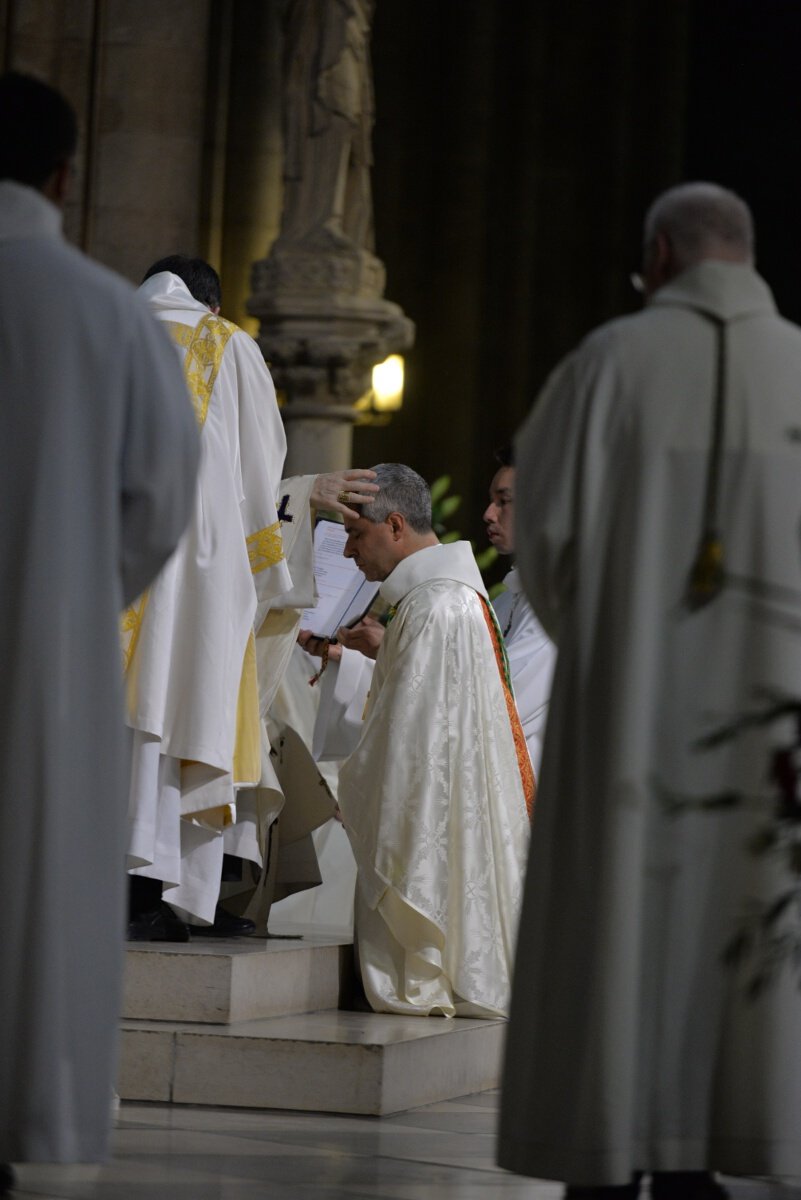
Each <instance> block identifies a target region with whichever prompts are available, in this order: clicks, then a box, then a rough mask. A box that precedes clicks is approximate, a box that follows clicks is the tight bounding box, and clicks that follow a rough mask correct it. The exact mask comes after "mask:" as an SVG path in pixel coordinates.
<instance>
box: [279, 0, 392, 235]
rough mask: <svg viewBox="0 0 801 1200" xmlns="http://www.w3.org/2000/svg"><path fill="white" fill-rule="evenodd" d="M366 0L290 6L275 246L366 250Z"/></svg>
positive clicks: (369, 111)
mask: <svg viewBox="0 0 801 1200" xmlns="http://www.w3.org/2000/svg"><path fill="white" fill-rule="evenodd" d="M372 12H373V0H290V3H289V5H288V8H287V14H286V32H285V81H286V83H285V96H284V188H285V191H284V205H283V216H282V224H281V235H280V236H281V240H282V242H283V241H285V242H289V243H298V242H300V243H303V244H305V245H307V246H315V247H317V248H319V249H331V250H337V249H346V248H352V249H357V250H367V251H372V249H373V222H372V200H371V193H370V166H371V163H372V154H371V147H370V141H371V132H372V126H373V113H374V107H373V87H372V77H371V69H370V54H369V39H370V22H371V18H372Z"/></svg>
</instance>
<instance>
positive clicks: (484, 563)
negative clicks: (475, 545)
mask: <svg viewBox="0 0 801 1200" xmlns="http://www.w3.org/2000/svg"><path fill="white" fill-rule="evenodd" d="M497 557H498V551H497V550H496V549H495V547H494V546H487V548H486V550H482V551H481V552H480V553H479V554H477V555H476V565H477V566H478V569H479V571H486V570H487V568H488V567H491V566H492V564H493V563H494V562H495V559H496V558H497Z"/></svg>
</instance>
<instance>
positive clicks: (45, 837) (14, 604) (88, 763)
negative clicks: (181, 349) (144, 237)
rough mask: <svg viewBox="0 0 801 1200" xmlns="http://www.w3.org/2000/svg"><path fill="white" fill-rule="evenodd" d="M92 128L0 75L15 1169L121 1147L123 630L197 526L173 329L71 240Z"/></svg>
mask: <svg viewBox="0 0 801 1200" xmlns="http://www.w3.org/2000/svg"><path fill="white" fill-rule="evenodd" d="M76 128H77V126H76V122H75V117H74V114H73V113H72V110H71V109H70V107H69V105H68V104H67V103H66V101H65V100H64V99H63V98H62V97H61V96H60V95H59V94H58V93H57V92H54V91H53V90H52V89H51V88H49V87H47V86H46V85H45V84H42V83H39V82H38V81H37V80H34V79H31V78H28V77H25V76H20V75H15V74H8V75H5V76H3V77H2V78H0V375H2V414H3V437H2V442H0V573H2V578H3V587H2V589H0V675H1V676H2V680H3V687H2V691H0V819H1V820H2V826H3V836H2V838H0V909H2V913H3V934H2V937H0V1163H5V1162H18V1161H40V1162H42V1161H44V1162H98V1161H101V1160H102V1159H104V1158H105V1156H106V1149H107V1137H108V1128H109V1124H110V1120H111V1096H112V1085H113V1079H114V1071H115V1066H116V1053H115V1048H116V1030H117V1022H118V1018H119V1003H120V983H121V972H122V950H123V941H122V931H123V928H124V894H123V892H124V876H123V874H122V872H121V870H120V868H121V864H122V861H123V856H124V853H125V814H126V799H127V765H128V760H127V752H126V741H125V726H124V720H123V695H122V672H121V664H120V655H119V630H118V621H119V614H120V611H121V609H122V607H123V605H124V604H126V603H128V602H129V601H130V600H132V599H133V598H134V597H135V596H136V595H137V594H138V593H139V592H141V591H142V589H143V588H144V587H146V586H147V584H148V583H149V582H150V580H151V579H152V577H153V576H154V575H155V574H156V572H157V571H158V570H159V568H160V567H161V566H162V564H163V563H164V562H165V560H166V559H167V558H168V556H169V555H170V554H171V553H172V551H173V549H174V547H175V545H176V543H177V541H178V539H179V537H180V535H181V533H182V531H183V529H184V527H185V525H186V522H187V520H188V519H189V514H190V511H191V507H192V503H193V498H194V482H195V473H196V470H197V460H198V437H197V431H196V428H195V422H194V418H193V416H192V409H191V405H190V403H189V399H188V397H187V393H186V388H185V386H184V382H183V379H182V377H181V372H180V369H179V367H178V364H177V362H176V358H175V352H174V350H173V348H172V347H171V346H170V344H169V340H168V338H167V337H165V335H164V332H163V330H161V329H159V328H158V327H157V325H156V323H155V321H154V320H153V318H152V317H151V315H150V314H149V313H148V311H147V309H146V307H145V305H143V304H142V303H141V302H140V301H139V299H138V298H137V297H136V295H135V293H134V290H133V289H132V288H131V287H130V285H129V284H127V283H126V282H125V281H124V280H122V279H120V278H119V277H117V276H116V275H114V274H112V273H111V272H110V271H108V270H106V269H105V268H103V267H101V266H98V265H97V264H95V263H92V262H90V261H89V260H88V259H87V258H85V257H84V256H83V255H82V254H80V253H79V252H78V251H77V250H75V249H74V248H73V247H72V246H69V245H68V244H67V243H66V242H65V241H64V240H63V237H62V233H61V212H60V206H61V204H62V202H63V199H64V196H65V194H66V187H67V181H68V179H69V177H70V171H71V163H70V161H69V160H70V159H71V157H72V154H73V152H74V149H75V138H76ZM2 1187H3V1184H2V1182H0V1190H2Z"/></svg>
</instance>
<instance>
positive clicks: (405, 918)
mask: <svg viewBox="0 0 801 1200" xmlns="http://www.w3.org/2000/svg"><path fill="white" fill-rule="evenodd" d="M374 470H375V474H376V482H377V483H378V484H379V487H380V489H381V490H380V491H379V493H378V496H377V498H376V500H375V501H374V503H373V504H372V505H371V506H370V509H369V514H368V512H365V513H364V515H362V516H361V517H357V518H352V517H346V518H345V528H346V529H347V531H348V539H347V542H346V546H345V554H346V556H347V557H349V558H353V559H354V561H355V562H356V564H357V566H359V567H360V569H361V570H362V571H363V572H364V574H365V576H366V578H367V579H368V580H381V581H382V583H381V588H380V595H381V597H382V598H383V600H384V601H385V602H386V604H387V605H388V606H389V607H390V619H389V622H388V625H387V628H386V632H385V633H384V635H383V636H382V637H381V639H380V645H379V646H378V648H377V652H376V660H375V664H374V668H375V669H374V671H373V672H372V675H371V685H370V693H369V697H368V700H367V704H366V707H364V710H363V714H362V716H363V720H362V722H361V731H360V737H359V740H358V743H357V745H356V747H355V749H354V750H353V752H352V753H351V754H350V756H349V757H348V758H347V761H346V762H345V763H344V764H343V765H342V768H341V770H340V774H339V785H338V802H339V807H340V810H341V815H342V820H343V822H344V824H345V828H346V830H347V832H348V835H349V837H350V841H351V846H352V848H353V853H354V856H355V858H356V863H357V869H358V874H357V889H356V944H357V953H358V961H359V967H360V973H361V979H362V984H363V986H364V990H365V994H366V997H367V1000H368V1002H369V1004H370V1006H371V1007H372V1008H373V1009H374V1010H375V1011H378V1012H396V1013H404V1014H408V1015H419V1016H427V1015H431V1014H440V1015H445V1016H454V1015H456V1016H471V1017H497V1016H502V1015H503V1014H504V1013H505V1012H506V1006H507V1002H508V995H509V987H510V979H511V962H512V955H513V949H514V938H515V932H516V926H517V909H518V899H519V891H520V886H521V879H522V873H523V867H524V863H525V856H526V851H527V846H528V824H529V820H528V809H529V808H530V805H531V803H532V802H533V793H534V777H533V771H532V767H531V761H530V758H529V755H528V750H527V747H526V743H525V739H524V736H523V732H522V729H521V727H520V721H519V718H518V716H517V712H516V710H515V707H514V701H513V699H512V694H511V686H510V680H509V673H508V663H507V662H506V658H505V653H504V649H503V641H502V638H501V634H500V630H499V629H498V626H497V621H496V620H495V618H494V616H493V613H492V609H491V606H490V605H489V602H488V600H487V593H486V590H485V588H484V584H483V582H482V579H481V575H480V573H479V570H478V567H477V566H476V562H475V559H474V557H473V553H472V550H471V548H470V545H469V543H467V542H455V543H452V544H449V545H441V544H440V543H439V542H438V540H437V537H436V535H435V534H434V532H433V530H432V528H431V498H430V492H429V490H428V487H427V485H426V484H425V482H424V481H423V480H422V479H421V478H420V476H419V475H417V474H416V473H415V472H414V471H412V470H411V468H409V467H406V466H403V465H402V464H395V463H383V464H380V465H379V466H377V467H375V468H374ZM307 640H308V639H307ZM329 653H330V652H329ZM360 657H362V659H363V662H365V663H366V662H368V660H367V659H366V658H364V657H363V656H360ZM341 667H342V663H341V662H337V661H332V662H331V663H330V666H327V667H326V670H325V671H324V672H323V675H322V680H323V683H324V685H325V686H328V687H329V688H333V690H336V676H337V674H338V672H339V670H340V669H341ZM351 703H352V701H351ZM321 705H322V699H321Z"/></svg>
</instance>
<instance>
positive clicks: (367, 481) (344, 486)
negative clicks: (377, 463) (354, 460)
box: [311, 467, 379, 517]
mask: <svg viewBox="0 0 801 1200" xmlns="http://www.w3.org/2000/svg"><path fill="white" fill-rule="evenodd" d="M374 479H375V471H369V470H365V469H363V468H361V467H353V468H351V469H350V470H347V471H329V472H327V473H326V474H323V475H318V476H317V478H316V480H315V481H314V487H313V488H312V493H311V503H312V506H313V507H314V508H323V509H325V510H326V512H336V513H341V514H342V516H343V517H358V516H359V515H360V511H359V509H360V506H361V505H363V504H372V502H373V497H374V496H375V494H376V492H377V491H378V490H379V489H378V484H376V483H373V482H372V480H374ZM354 505H356V507H355V508H354V507H353V506H354Z"/></svg>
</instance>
